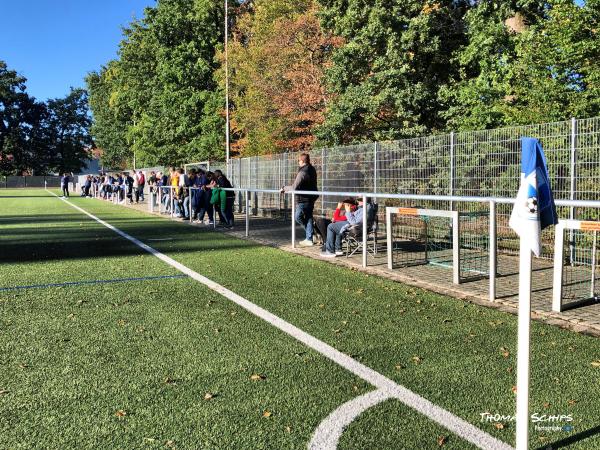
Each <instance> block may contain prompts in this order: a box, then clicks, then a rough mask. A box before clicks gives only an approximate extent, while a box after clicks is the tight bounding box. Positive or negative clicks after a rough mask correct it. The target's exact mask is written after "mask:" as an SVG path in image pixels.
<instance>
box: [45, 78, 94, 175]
mask: <svg viewBox="0 0 600 450" xmlns="http://www.w3.org/2000/svg"><path fill="white" fill-rule="evenodd" d="M87 97H88V96H87V91H86V90H85V89H71V92H69V93H68V94H67V95H66V96H65V97H64V98H56V99H50V100H48V102H47V115H46V120H45V129H46V138H47V143H48V144H47V145H48V148H49V150H50V154H51V155H52V160H51V165H52V167H53V168H54V169H55V171H57V172H59V173H64V172H77V171H78V170H79V169H81V166H82V161H84V160H86V159H88V158H89V156H90V153H89V150H90V148H91V146H92V139H91V137H90V135H89V128H90V125H91V119H90V117H89V114H88V98H87Z"/></svg>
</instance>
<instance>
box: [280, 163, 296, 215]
mask: <svg viewBox="0 0 600 450" xmlns="http://www.w3.org/2000/svg"><path fill="white" fill-rule="evenodd" d="M284 155H285V158H283V161H282V163H284V164H283V186H285V185H286V183H287V182H288V178H289V177H288V165H289V164H288V153H287V152H286V153H284ZM292 209H293V205H292ZM287 210H288V197H287V195H284V196H283V211H284V215H283V218H284V220H287ZM293 215H294V213H292V221H293V220H294V219H293Z"/></svg>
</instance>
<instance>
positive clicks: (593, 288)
mask: <svg viewBox="0 0 600 450" xmlns="http://www.w3.org/2000/svg"><path fill="white" fill-rule="evenodd" d="M597 245H598V232H597V231H596V230H594V238H593V240H592V282H591V284H590V298H595V297H596V246H597Z"/></svg>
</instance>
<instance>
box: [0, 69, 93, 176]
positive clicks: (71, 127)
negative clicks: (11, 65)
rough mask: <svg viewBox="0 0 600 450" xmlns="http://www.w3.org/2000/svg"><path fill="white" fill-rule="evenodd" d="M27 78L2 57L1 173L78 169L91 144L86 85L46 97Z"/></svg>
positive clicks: (0, 91)
mask: <svg viewBox="0 0 600 450" xmlns="http://www.w3.org/2000/svg"><path fill="white" fill-rule="evenodd" d="M26 81H27V80H26V79H25V78H23V77H21V76H19V75H18V74H17V73H16V72H15V71H13V70H10V69H8V67H7V65H6V63H5V62H4V61H0V173H2V174H4V175H15V174H18V175H20V174H26V173H30V174H31V173H33V174H34V175H36V174H45V173H48V172H53V171H54V172H64V171H69V172H70V171H73V172H76V171H78V170H79V169H80V168H81V167H82V166H83V164H84V161H85V159H87V158H88V150H89V148H90V146H91V144H92V142H91V139H90V138H89V134H88V129H89V125H90V118H89V115H88V107H87V94H86V91H85V90H83V89H72V90H71V92H70V93H69V94H68V95H67V96H66V97H65V98H59V99H53V100H48V101H47V103H42V102H38V101H36V100H35V99H34V98H33V97H30V96H29V95H28V94H27V92H26V86H25V83H26Z"/></svg>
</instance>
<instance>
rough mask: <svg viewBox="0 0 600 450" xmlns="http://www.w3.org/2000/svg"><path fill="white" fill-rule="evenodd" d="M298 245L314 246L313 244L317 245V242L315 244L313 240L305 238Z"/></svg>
mask: <svg viewBox="0 0 600 450" xmlns="http://www.w3.org/2000/svg"><path fill="white" fill-rule="evenodd" d="M298 245H299V246H300V247H312V246H313V245H315V244H313V241H309V240H308V239H304V240H303V241H300V242H299V243H298Z"/></svg>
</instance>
